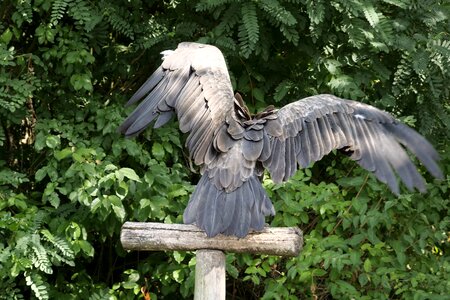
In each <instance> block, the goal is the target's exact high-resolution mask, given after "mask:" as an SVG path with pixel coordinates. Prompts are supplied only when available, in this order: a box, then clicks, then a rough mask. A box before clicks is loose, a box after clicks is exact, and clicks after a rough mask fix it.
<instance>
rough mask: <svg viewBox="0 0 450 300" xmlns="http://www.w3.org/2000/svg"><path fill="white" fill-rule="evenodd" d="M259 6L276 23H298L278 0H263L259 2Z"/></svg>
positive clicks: (291, 24)
mask: <svg viewBox="0 0 450 300" xmlns="http://www.w3.org/2000/svg"><path fill="white" fill-rule="evenodd" d="M257 3H258V4H259V6H260V7H261V8H262V9H263V11H265V12H266V13H267V14H268V15H269V16H270V17H271V18H272V19H273V20H275V23H276V24H284V25H287V26H293V25H295V24H297V20H296V19H295V17H294V16H293V15H292V14H291V12H289V11H287V10H286V9H285V8H284V7H283V6H281V4H280V3H279V2H278V1H276V0H263V1H260V2H257Z"/></svg>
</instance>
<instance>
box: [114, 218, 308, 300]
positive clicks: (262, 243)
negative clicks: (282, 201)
mask: <svg viewBox="0 0 450 300" xmlns="http://www.w3.org/2000/svg"><path fill="white" fill-rule="evenodd" d="M120 241H121V242H122V246H123V248H124V249H125V250H140V251H145V250H147V251H167V250H177V251H197V252H196V260H197V265H196V266H195V291H194V299H195V300H207V299H214V300H222V299H223V300H224V299H225V254H224V252H223V251H227V252H237V253H253V254H268V255H279V256H297V255H298V254H299V253H300V251H301V249H302V246H303V233H302V231H301V230H300V229H298V228H294V227H278V228H276V227H275V228H271V227H266V228H264V229H263V230H262V231H257V232H256V231H255V232H250V233H249V234H248V235H247V236H246V237H245V238H237V237H234V236H225V235H218V236H216V237H214V238H208V237H207V236H206V234H205V232H204V231H203V230H201V229H199V228H198V227H197V226H194V225H182V224H164V223H141V222H126V223H125V224H124V225H123V226H122V231H121V234H120Z"/></svg>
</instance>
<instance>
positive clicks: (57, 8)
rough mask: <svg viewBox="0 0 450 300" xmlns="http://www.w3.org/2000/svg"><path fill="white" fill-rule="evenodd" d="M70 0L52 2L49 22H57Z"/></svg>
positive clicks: (54, 23)
mask: <svg viewBox="0 0 450 300" xmlns="http://www.w3.org/2000/svg"><path fill="white" fill-rule="evenodd" d="M69 2H71V0H56V1H55V2H53V4H52V12H51V15H50V23H51V24H53V25H56V24H58V21H59V20H60V19H62V17H63V16H64V14H65V13H66V11H67V7H68V5H69Z"/></svg>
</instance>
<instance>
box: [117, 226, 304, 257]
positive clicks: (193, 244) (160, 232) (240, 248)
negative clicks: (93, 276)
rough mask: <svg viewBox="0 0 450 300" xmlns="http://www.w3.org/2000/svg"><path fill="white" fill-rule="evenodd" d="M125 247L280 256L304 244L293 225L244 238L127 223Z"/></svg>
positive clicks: (291, 253)
mask: <svg viewBox="0 0 450 300" xmlns="http://www.w3.org/2000/svg"><path fill="white" fill-rule="evenodd" d="M120 240H121V242H122V246H123V247H124V249H126V250H140V251H145V250H147V251H167V250H181V251H196V250H199V249H210V250H222V251H228V252H237V253H254V254H268V255H280V256H297V255H298V254H299V253H300V250H301V249H302V246H303V233H302V231H301V230H300V229H298V228H293V227H278V228H276V227H275V228H270V227H266V228H264V230H262V231H258V232H250V233H249V234H248V235H247V236H246V237H245V238H241V239H239V238H237V237H234V236H225V235H218V236H216V237H214V238H208V237H207V236H206V234H205V232H204V231H203V230H201V229H199V228H198V227H197V226H194V225H184V224H164V223H150V222H148V223H142V222H126V223H125V224H124V225H123V226H122V232H121V236H120Z"/></svg>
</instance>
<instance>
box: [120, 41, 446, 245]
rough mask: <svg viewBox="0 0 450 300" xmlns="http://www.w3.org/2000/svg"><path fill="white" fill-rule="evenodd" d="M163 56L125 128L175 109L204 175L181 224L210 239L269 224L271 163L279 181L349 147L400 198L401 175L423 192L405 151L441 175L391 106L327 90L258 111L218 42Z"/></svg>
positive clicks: (157, 120) (130, 131)
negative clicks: (264, 181)
mask: <svg viewBox="0 0 450 300" xmlns="http://www.w3.org/2000/svg"><path fill="white" fill-rule="evenodd" d="M161 54H162V55H163V58H162V59H163V61H162V64H161V66H160V67H159V68H158V69H157V70H156V71H155V72H154V73H153V74H152V75H151V76H150V77H149V78H148V79H147V81H146V82H145V83H144V84H143V85H142V86H141V87H140V88H139V89H138V90H137V91H136V93H135V94H134V95H133V96H132V97H131V99H130V100H129V101H128V103H127V105H130V104H133V103H136V102H138V101H140V103H139V105H138V106H137V107H136V109H135V110H134V111H133V112H132V113H131V114H130V115H129V116H128V117H127V119H126V120H125V121H124V122H123V124H122V125H121V126H120V127H119V131H120V132H122V133H123V134H124V135H125V136H126V137H133V136H136V135H137V134H139V133H140V132H142V131H143V130H144V129H145V128H146V127H148V126H149V125H150V124H152V125H153V127H154V128H158V127H160V126H162V125H164V124H166V123H167V122H168V121H169V120H170V119H171V117H172V116H173V114H176V116H177V118H178V122H179V128H180V130H181V131H182V132H183V133H186V134H187V139H186V144H185V146H186V147H187V149H188V151H189V155H190V158H191V160H193V162H194V163H195V164H196V165H198V166H199V167H200V170H201V174H202V176H201V178H200V180H199V182H198V184H197V186H196V188H195V190H194V192H193V194H192V195H191V197H190V200H189V203H188V205H187V207H186V209H185V211H184V214H183V221H184V223H186V224H196V225H197V226H198V227H200V228H201V229H203V230H204V231H205V232H206V234H207V236H208V237H213V236H216V235H217V234H225V235H232V236H236V237H239V238H240V237H244V236H246V235H247V234H248V232H249V231H250V230H255V231H260V230H262V229H263V227H264V225H265V217H266V216H269V215H274V214H275V210H274V207H273V205H272V203H271V200H270V199H269V197H268V196H267V194H266V192H265V190H264V188H263V186H262V185H261V182H260V180H259V178H260V176H261V175H262V173H263V171H264V169H267V170H268V172H269V173H270V176H271V178H272V180H273V181H274V182H275V183H280V182H282V181H286V180H288V179H289V178H290V177H291V176H293V175H294V174H295V172H296V170H297V168H298V167H300V168H305V167H307V166H308V165H310V163H312V162H315V161H318V160H320V159H321V158H322V157H323V156H324V155H326V154H328V153H330V152H331V151H332V150H333V149H341V150H343V151H345V152H346V153H347V154H348V155H349V156H350V158H351V159H353V160H355V161H356V162H357V163H358V164H359V165H360V166H361V167H363V168H364V169H366V170H368V171H370V172H372V173H373V174H374V175H375V176H376V177H377V178H378V180H380V181H381V182H383V183H385V184H387V185H388V186H389V188H390V189H391V190H392V192H393V193H395V194H399V192H400V191H399V185H398V182H397V177H399V178H400V180H401V181H402V182H403V184H404V185H405V186H406V187H407V188H408V189H409V190H414V189H417V190H419V191H421V192H424V191H425V189H426V187H425V181H424V179H423V178H422V176H421V175H420V174H419V172H418V171H417V169H416V167H415V165H414V164H413V163H412V162H411V160H410V159H409V156H408V154H407V152H406V151H405V149H406V150H408V151H409V152H411V153H412V154H413V155H415V156H416V157H417V158H418V159H419V160H420V162H421V163H422V164H423V165H424V166H425V168H426V169H427V170H428V171H429V172H430V173H431V174H432V175H433V176H434V177H437V178H442V177H443V174H442V172H441V170H440V168H439V166H438V161H439V156H438V153H437V152H436V150H435V149H434V148H433V146H432V145H431V144H430V143H429V142H428V141H427V140H426V139H425V138H424V137H422V136H421V135H420V134H418V133H417V132H416V131H415V130H413V129H412V128H410V127H408V126H406V125H405V124H403V123H400V122H399V121H397V120H396V119H394V117H393V116H391V115H390V114H388V113H387V112H385V111H382V110H379V109H377V108H375V107H373V106H370V105H366V104H363V103H359V102H355V101H352V100H346V99H341V98H338V97H336V96H333V95H328V94H322V95H315V96H310V97H307V98H304V99H301V100H298V101H296V102H293V103H290V104H288V105H286V106H284V107H282V108H280V109H275V108H274V107H273V106H269V107H267V108H266V109H265V110H264V111H262V112H259V113H257V114H255V115H253V114H251V113H250V112H249V110H248V108H247V107H246V106H245V104H244V102H243V100H242V98H241V96H240V95H239V94H234V92H233V88H232V85H231V81H230V77H229V74H228V70H227V66H226V63H225V59H224V57H223V55H222V53H221V51H220V50H219V49H218V48H216V47H214V46H211V45H205V44H199V43H191V42H184V43H180V44H179V45H178V47H177V48H176V50H167V51H163V52H162V53H161Z"/></svg>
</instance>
